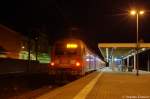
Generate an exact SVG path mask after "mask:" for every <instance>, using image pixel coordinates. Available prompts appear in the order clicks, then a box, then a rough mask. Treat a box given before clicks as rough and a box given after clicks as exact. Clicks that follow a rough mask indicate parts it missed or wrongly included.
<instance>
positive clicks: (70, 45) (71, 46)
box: [66, 44, 78, 48]
mask: <svg viewBox="0 0 150 99" xmlns="http://www.w3.org/2000/svg"><path fill="white" fill-rule="evenodd" d="M66 47H67V48H77V47H78V45H77V44H67V45H66Z"/></svg>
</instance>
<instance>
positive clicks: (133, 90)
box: [36, 71, 150, 99]
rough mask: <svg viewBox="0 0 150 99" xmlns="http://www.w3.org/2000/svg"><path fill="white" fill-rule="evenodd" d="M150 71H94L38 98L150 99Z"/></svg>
mask: <svg viewBox="0 0 150 99" xmlns="http://www.w3.org/2000/svg"><path fill="white" fill-rule="evenodd" d="M149 90H150V73H141V74H140V75H139V76H136V75H135V74H134V73H121V72H100V71H99V72H93V73H91V74H89V75H87V76H85V77H82V78H81V79H79V80H76V81H74V82H72V83H69V84H67V85H65V86H62V87H60V88H57V89H55V90H53V91H50V92H47V93H45V94H43V95H41V96H39V97H37V98H36V99H150V91H149Z"/></svg>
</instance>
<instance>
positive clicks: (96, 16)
mask: <svg viewBox="0 0 150 99" xmlns="http://www.w3.org/2000/svg"><path fill="white" fill-rule="evenodd" d="M133 7H138V8H140V9H145V10H146V14H145V15H144V16H141V17H140V18H139V22H140V24H139V32H140V33H139V34H140V38H142V39H143V40H144V41H145V42H150V39H149V37H150V28H149V26H150V16H149V11H148V10H149V9H150V8H149V7H150V0H1V1H0V13H1V14H0V22H1V23H2V24H4V25H6V26H8V27H10V28H12V29H14V30H16V31H18V32H21V33H23V34H25V35H27V34H28V33H30V32H42V33H46V34H47V35H48V36H49V40H50V42H51V43H52V42H53V41H55V39H58V38H61V37H67V36H68V35H71V36H72V37H75V38H80V39H82V40H84V41H85V42H86V43H88V44H89V45H90V46H95V45H97V43H98V42H135V41H136V37H135V36H136V18H135V17H133V16H129V15H128V10H130V9H131V8H133Z"/></svg>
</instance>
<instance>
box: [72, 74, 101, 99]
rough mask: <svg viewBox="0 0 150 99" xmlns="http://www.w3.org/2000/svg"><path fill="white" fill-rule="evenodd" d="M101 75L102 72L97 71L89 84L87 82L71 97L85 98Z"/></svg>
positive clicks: (76, 98)
mask: <svg viewBox="0 0 150 99" xmlns="http://www.w3.org/2000/svg"><path fill="white" fill-rule="evenodd" d="M101 75H102V72H101V73H99V74H98V75H97V76H96V77H95V78H94V79H93V80H92V81H91V82H89V84H87V85H86V86H85V87H84V88H83V89H82V90H81V91H80V92H79V93H78V94H77V95H76V96H75V97H74V98H73V99H85V98H86V96H87V95H88V94H89V93H90V91H91V90H92V89H93V87H94V85H95V84H96V82H97V81H98V79H99V78H100V76H101Z"/></svg>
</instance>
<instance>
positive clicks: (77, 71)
mask: <svg viewBox="0 0 150 99" xmlns="http://www.w3.org/2000/svg"><path fill="white" fill-rule="evenodd" d="M105 65H106V63H105V61H103V60H102V59H101V58H100V57H99V56H98V55H96V54H95V53H94V52H92V51H91V50H90V49H89V48H88V47H87V46H86V44H85V43H84V42H83V41H82V40H79V39H72V38H65V39H60V40H57V41H56V42H55V43H54V45H53V47H52V51H51V63H50V74H51V75H52V74H53V75H55V74H57V73H59V72H62V71H63V72H65V73H67V74H71V75H80V76H82V75H85V74H86V73H88V72H91V71H94V70H97V69H100V68H102V67H104V66H105Z"/></svg>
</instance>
